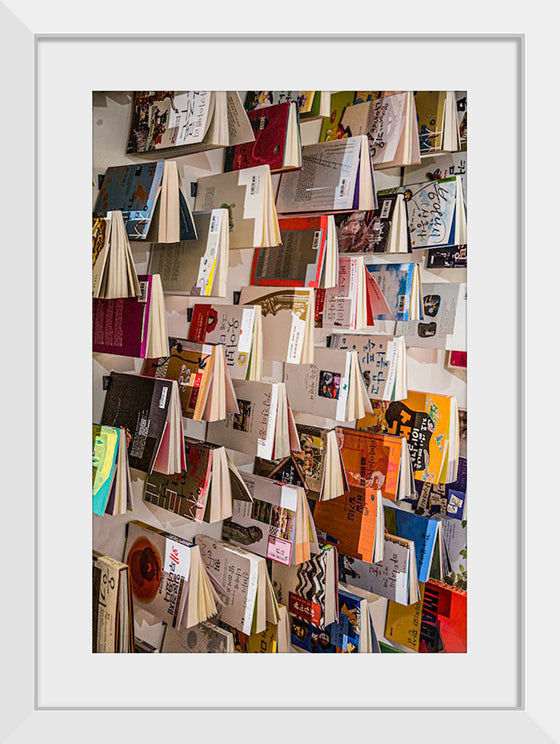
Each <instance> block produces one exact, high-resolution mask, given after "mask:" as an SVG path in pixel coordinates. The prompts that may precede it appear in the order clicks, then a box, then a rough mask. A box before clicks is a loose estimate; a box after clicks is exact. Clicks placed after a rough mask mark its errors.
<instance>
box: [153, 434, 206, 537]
mask: <svg viewBox="0 0 560 744" xmlns="http://www.w3.org/2000/svg"><path fill="white" fill-rule="evenodd" d="M213 449H214V446H213V445H211V444H207V443H206V442H199V441H197V440H195V439H189V438H188V437H185V460H186V463H187V468H186V470H184V471H182V472H181V473H174V474H173V475H164V474H163V473H156V472H153V473H151V474H149V475H148V477H147V478H146V485H145V487H144V496H143V498H144V501H145V502H147V503H149V504H154V506H159V507H160V508H162V509H166V510H167V511H170V512H173V513H174V514H178V515H179V516H181V517H185V519H192V520H193V521H195V522H198V523H200V522H202V520H203V519H204V512H205V511H206V504H207V500H208V490H209V487H210V479H211V476H212V450H213Z"/></svg>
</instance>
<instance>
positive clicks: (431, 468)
mask: <svg viewBox="0 0 560 744" xmlns="http://www.w3.org/2000/svg"><path fill="white" fill-rule="evenodd" d="M371 404H372V407H373V413H368V414H366V416H364V418H362V419H359V421H358V422H357V424H356V428H357V429H369V430H371V431H377V432H383V433H385V434H393V435H395V436H399V437H406V439H407V441H408V449H409V452H410V458H411V460H412V469H413V470H414V477H415V479H416V480H421V481H425V482H427V483H445V482H447V481H446V469H447V464H448V460H449V457H448V449H449V442H450V439H451V438H456V437H458V430H457V427H458V422H457V421H456V420H454V419H455V417H454V416H453V415H452V410H453V408H454V406H455V405H456V404H455V398H454V397H453V396H450V395H436V394H434V393H421V392H417V391H413V390H409V391H408V397H407V398H406V399H405V400H399V401H393V402H388V401H381V400H372V401H371Z"/></svg>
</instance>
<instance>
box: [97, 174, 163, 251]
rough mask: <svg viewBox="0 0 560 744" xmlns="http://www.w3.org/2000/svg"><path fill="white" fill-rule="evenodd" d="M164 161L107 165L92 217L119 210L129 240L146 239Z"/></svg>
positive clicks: (103, 215)
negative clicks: (108, 166)
mask: <svg viewBox="0 0 560 744" xmlns="http://www.w3.org/2000/svg"><path fill="white" fill-rule="evenodd" d="M163 166H164V162H163V160H160V161H158V162H156V163H138V164H133V165H118V166H111V167H110V168H107V172H106V173H105V178H104V179H103V184H102V185H101V190H100V192H99V194H98V196H97V200H96V202H95V207H94V210H93V215H94V217H105V216H106V215H107V212H111V211H113V210H120V211H121V212H122V215H123V219H124V222H125V225H126V232H127V235H128V238H129V240H145V239H146V236H147V234H148V230H149V227H150V222H151V220H152V217H153V214H154V207H155V205H156V200H157V196H158V194H159V189H160V187H161V181H162V177H163Z"/></svg>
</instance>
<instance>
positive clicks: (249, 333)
mask: <svg viewBox="0 0 560 744" xmlns="http://www.w3.org/2000/svg"><path fill="white" fill-rule="evenodd" d="M254 318H255V311H254V309H253V308H247V309H245V310H243V314H242V315H241V330H240V331H239V341H238V343H237V351H238V352H240V353H245V354H249V352H250V351H251V346H252V343H251V340H252V337H253V322H254Z"/></svg>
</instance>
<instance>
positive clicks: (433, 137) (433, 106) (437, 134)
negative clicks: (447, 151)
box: [414, 90, 446, 154]
mask: <svg viewBox="0 0 560 744" xmlns="http://www.w3.org/2000/svg"><path fill="white" fill-rule="evenodd" d="M445 97H446V91H444V90H419V91H416V92H415V96H414V98H415V103H416V115H417V117H418V134H419V137H420V152H421V153H422V154H424V153H428V152H433V151H434V150H441V142H442V135H443V108H444V105H445Z"/></svg>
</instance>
